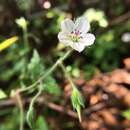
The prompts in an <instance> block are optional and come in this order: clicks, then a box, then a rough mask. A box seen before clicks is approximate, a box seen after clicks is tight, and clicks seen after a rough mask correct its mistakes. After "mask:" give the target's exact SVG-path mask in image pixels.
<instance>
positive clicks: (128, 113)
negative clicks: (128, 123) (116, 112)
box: [122, 109, 130, 120]
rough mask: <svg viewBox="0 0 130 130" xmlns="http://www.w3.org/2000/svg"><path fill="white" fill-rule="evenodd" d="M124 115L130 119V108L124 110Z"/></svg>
mask: <svg viewBox="0 0 130 130" xmlns="http://www.w3.org/2000/svg"><path fill="white" fill-rule="evenodd" d="M122 115H123V116H124V117H125V118H127V119H129V120H130V109H128V110H126V111H123V112H122Z"/></svg>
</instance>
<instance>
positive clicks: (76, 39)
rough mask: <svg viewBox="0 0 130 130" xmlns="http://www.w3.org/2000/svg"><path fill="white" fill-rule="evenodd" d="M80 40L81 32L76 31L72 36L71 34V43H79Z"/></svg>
mask: <svg viewBox="0 0 130 130" xmlns="http://www.w3.org/2000/svg"><path fill="white" fill-rule="evenodd" d="M80 38H82V36H81V32H80V31H77V30H74V31H72V32H71V34H70V39H71V41H73V42H79V40H80Z"/></svg>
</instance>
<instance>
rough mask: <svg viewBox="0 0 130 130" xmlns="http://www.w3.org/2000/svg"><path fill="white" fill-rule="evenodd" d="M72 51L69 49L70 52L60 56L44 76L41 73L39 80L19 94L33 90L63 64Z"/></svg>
mask: <svg viewBox="0 0 130 130" xmlns="http://www.w3.org/2000/svg"><path fill="white" fill-rule="evenodd" d="M72 51H73V50H72V49H71V50H69V51H68V52H67V53H65V55H64V56H62V57H60V58H59V59H58V60H57V61H56V62H55V64H54V65H53V66H52V67H51V68H50V69H49V70H48V71H47V72H46V73H45V74H44V73H43V74H42V75H41V76H40V78H39V79H38V80H37V81H35V82H34V83H33V84H32V85H30V86H28V87H26V88H23V89H21V90H20V92H24V91H28V90H30V89H32V88H34V87H35V86H36V85H37V84H38V83H39V82H40V81H42V80H43V79H44V78H46V77H47V76H48V75H50V74H51V73H52V72H53V71H54V70H55V69H56V68H57V66H58V65H59V64H60V63H61V62H63V61H64V60H65V59H66V58H67V57H68V56H69V55H70V54H71V52H72Z"/></svg>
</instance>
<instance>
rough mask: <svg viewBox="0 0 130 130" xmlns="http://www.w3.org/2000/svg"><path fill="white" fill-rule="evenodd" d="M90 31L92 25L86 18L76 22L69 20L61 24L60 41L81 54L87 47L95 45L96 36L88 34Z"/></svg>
mask: <svg viewBox="0 0 130 130" xmlns="http://www.w3.org/2000/svg"><path fill="white" fill-rule="evenodd" d="M89 29H90V24H89V22H88V21H87V18H86V17H80V18H78V19H77V20H76V21H75V22H73V21H72V20H70V19H68V18H67V19H65V20H64V21H63V22H62V23H61V32H59V34H58V39H59V41H60V42H61V43H63V44H65V45H67V46H71V47H72V48H73V49H75V50H77V51H78V52H81V51H83V50H84V48H85V47H86V46H90V45H92V44H93V43H94V40H95V36H94V35H93V34H91V33H87V32H88V31H89Z"/></svg>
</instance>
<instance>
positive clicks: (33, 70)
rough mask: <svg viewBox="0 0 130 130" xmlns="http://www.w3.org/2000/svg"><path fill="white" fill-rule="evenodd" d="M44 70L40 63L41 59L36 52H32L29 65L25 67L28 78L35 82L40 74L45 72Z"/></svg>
mask: <svg viewBox="0 0 130 130" xmlns="http://www.w3.org/2000/svg"><path fill="white" fill-rule="evenodd" d="M44 69H45V68H44V66H43V64H42V63H41V59H40V56H39V54H38V52H37V51H36V50H34V51H33V56H32V58H31V60H30V63H29V64H28V66H27V72H28V75H29V78H30V79H31V80H32V81H35V80H36V79H37V78H38V77H39V76H40V75H41V73H43V72H44V71H45V70H44Z"/></svg>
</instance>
